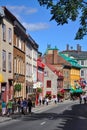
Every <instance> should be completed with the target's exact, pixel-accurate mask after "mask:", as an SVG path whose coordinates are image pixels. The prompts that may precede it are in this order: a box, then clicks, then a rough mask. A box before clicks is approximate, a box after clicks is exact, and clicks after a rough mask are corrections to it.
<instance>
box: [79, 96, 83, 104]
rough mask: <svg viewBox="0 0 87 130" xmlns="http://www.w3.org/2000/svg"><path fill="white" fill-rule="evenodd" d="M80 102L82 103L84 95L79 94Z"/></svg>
mask: <svg viewBox="0 0 87 130" xmlns="http://www.w3.org/2000/svg"><path fill="white" fill-rule="evenodd" d="M79 102H80V104H81V103H82V95H80V96H79Z"/></svg>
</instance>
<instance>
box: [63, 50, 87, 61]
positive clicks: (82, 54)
mask: <svg viewBox="0 0 87 130" xmlns="http://www.w3.org/2000/svg"><path fill="white" fill-rule="evenodd" d="M61 53H63V54H68V55H69V56H73V57H75V59H77V60H81V59H87V51H77V50H69V51H67V50H66V51H62V52H61Z"/></svg>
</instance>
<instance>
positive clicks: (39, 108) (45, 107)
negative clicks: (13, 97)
mask: <svg viewBox="0 0 87 130" xmlns="http://www.w3.org/2000/svg"><path fill="white" fill-rule="evenodd" d="M69 101H70V100H66V101H64V102H61V103H57V104H55V103H54V102H50V103H49V104H48V105H46V104H44V105H43V104H42V105H38V106H35V107H33V108H32V113H40V112H43V111H45V110H48V109H50V108H53V107H56V106H57V105H58V104H63V103H66V102H69ZM70 102H71V101H70ZM21 116H22V115H21V114H18V113H15V114H13V115H11V116H10V117H7V116H3V117H2V116H0V123H2V122H5V121H10V120H12V119H17V118H20V117H21Z"/></svg>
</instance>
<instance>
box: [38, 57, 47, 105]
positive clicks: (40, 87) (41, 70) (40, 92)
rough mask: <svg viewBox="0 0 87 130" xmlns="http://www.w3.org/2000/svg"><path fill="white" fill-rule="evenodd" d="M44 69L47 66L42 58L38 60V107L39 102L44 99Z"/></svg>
mask: <svg viewBox="0 0 87 130" xmlns="http://www.w3.org/2000/svg"><path fill="white" fill-rule="evenodd" d="M44 67H45V64H44V63H43V62H42V60H41V58H38V59H37V91H36V105H37V104H38V100H39V99H41V100H42V98H43V91H44Z"/></svg>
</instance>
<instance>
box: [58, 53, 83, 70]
mask: <svg viewBox="0 0 87 130" xmlns="http://www.w3.org/2000/svg"><path fill="white" fill-rule="evenodd" d="M59 54H60V56H61V57H63V58H64V59H65V60H66V61H68V62H69V63H70V64H71V66H72V67H76V68H81V66H80V65H79V64H78V62H77V60H75V59H73V58H70V57H68V56H66V55H64V54H62V53H59Z"/></svg>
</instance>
